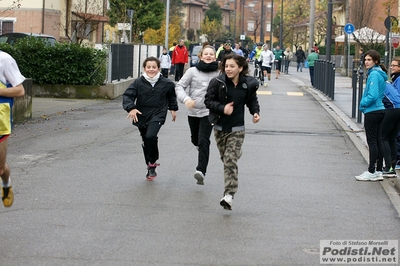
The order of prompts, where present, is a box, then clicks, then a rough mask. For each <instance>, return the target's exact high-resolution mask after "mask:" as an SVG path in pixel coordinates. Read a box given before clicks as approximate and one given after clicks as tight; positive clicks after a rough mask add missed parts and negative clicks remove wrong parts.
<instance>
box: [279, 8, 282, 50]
mask: <svg viewBox="0 0 400 266" xmlns="http://www.w3.org/2000/svg"><path fill="white" fill-rule="evenodd" d="M279 46H280V47H281V49H282V47H283V0H282V1H281V18H280V26H279Z"/></svg>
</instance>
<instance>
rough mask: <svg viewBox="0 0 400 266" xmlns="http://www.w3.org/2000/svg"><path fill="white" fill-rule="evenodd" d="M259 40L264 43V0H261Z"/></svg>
mask: <svg viewBox="0 0 400 266" xmlns="http://www.w3.org/2000/svg"><path fill="white" fill-rule="evenodd" d="M260 42H262V43H264V0H261V26H260Z"/></svg>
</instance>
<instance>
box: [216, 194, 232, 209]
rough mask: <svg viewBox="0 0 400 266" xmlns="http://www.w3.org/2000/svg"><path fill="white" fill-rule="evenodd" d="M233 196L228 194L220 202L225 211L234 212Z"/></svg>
mask: <svg viewBox="0 0 400 266" xmlns="http://www.w3.org/2000/svg"><path fill="white" fill-rule="evenodd" d="M232 201H233V199H232V195H230V194H226V195H225V196H224V197H223V198H222V199H221V201H220V202H219V204H220V205H221V206H222V207H224V209H225V210H230V211H231V210H232Z"/></svg>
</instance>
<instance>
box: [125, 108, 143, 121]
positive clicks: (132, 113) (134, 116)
mask: <svg viewBox="0 0 400 266" xmlns="http://www.w3.org/2000/svg"><path fill="white" fill-rule="evenodd" d="M138 114H139V115H141V114H142V113H141V112H140V111H139V110H138V109H133V110H131V111H130V112H129V113H128V116H127V117H126V119H128V118H129V120H130V121H131V122H132V121H133V122H134V123H136V122H137V121H138V118H137V115H138Z"/></svg>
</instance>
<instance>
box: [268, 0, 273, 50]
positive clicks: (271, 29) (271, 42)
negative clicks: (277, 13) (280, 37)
mask: <svg viewBox="0 0 400 266" xmlns="http://www.w3.org/2000/svg"><path fill="white" fill-rule="evenodd" d="M273 26H274V0H271V27H270V32H269V42H270V44H269V47H270V49H271V51H272V47H273V45H274V41H273V37H274V34H273V29H274V27H273Z"/></svg>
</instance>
